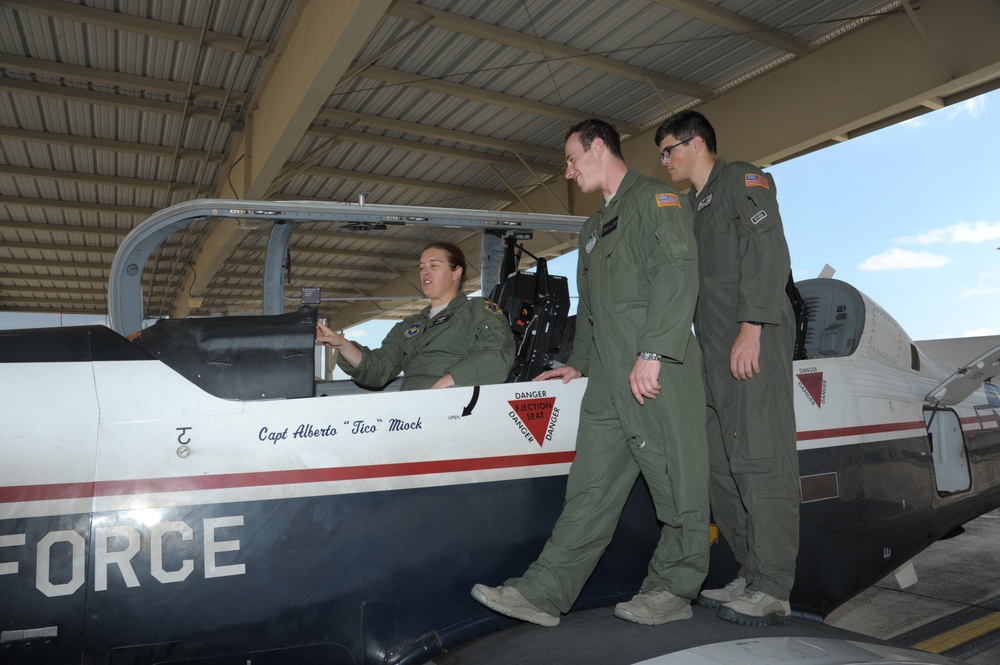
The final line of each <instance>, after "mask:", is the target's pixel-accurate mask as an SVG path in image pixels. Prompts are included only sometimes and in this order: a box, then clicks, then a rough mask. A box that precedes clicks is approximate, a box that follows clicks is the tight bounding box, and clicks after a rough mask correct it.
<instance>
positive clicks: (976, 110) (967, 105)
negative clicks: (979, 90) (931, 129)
mask: <svg viewBox="0 0 1000 665" xmlns="http://www.w3.org/2000/svg"><path fill="white" fill-rule="evenodd" d="M985 110H986V97H984V96H982V95H980V96H979V97H973V98H972V99H969V100H966V101H964V102H962V103H961V104H958V105H957V106H953V107H951V110H950V111H949V112H948V117H949V118H954V117H956V116H959V115H962V114H963V113H965V114H968V115H969V117H970V118H978V117H979V116H981V115H982V114H983V112H984V111H985Z"/></svg>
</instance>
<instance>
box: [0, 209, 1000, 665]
mask: <svg viewBox="0 0 1000 665" xmlns="http://www.w3.org/2000/svg"><path fill="white" fill-rule="evenodd" d="M248 219H250V220H266V221H268V222H269V223H272V224H273V225H274V226H273V230H272V232H271V245H270V246H269V248H268V251H267V260H266V265H265V270H264V280H263V281H264V285H263V302H264V314H263V315H260V316H240V317H218V318H202V319H177V320H163V321H159V322H157V323H156V324H154V325H152V326H149V327H147V328H145V330H143V332H142V333H141V335H140V337H139V338H138V339H137V340H135V341H132V340H130V339H129V338H128V336H129V335H130V334H132V333H135V332H136V331H140V330H142V329H143V324H144V316H143V311H142V302H143V299H142V282H141V280H142V276H143V271H144V269H145V264H146V261H147V259H148V258H149V257H150V255H151V254H152V252H153V251H154V249H155V247H156V246H157V244H158V243H160V242H161V241H162V240H163V239H164V238H165V237H167V236H168V235H169V234H170V233H173V232H174V231H177V230H178V229H183V228H185V227H186V226H187V225H188V224H191V223H194V222H199V223H201V222H205V221H213V222H216V223H237V221H238V220H248ZM581 221H582V220H581V219H580V218H572V217H560V216H540V215H530V214H518V213H506V212H476V211H463V210H453V209H428V208H405V207H397V206H374V205H357V204H334V203H307V202H294V203H280V202H247V201H240V202H235V201H223V200H207V201H193V202H188V203H185V204H180V205H178V206H174V207H172V208H168V209H166V210H164V211H161V212H160V213H157V214H156V215H153V216H152V217H150V218H149V219H147V220H146V221H145V222H143V223H142V224H140V225H139V226H138V227H136V229H135V230H133V231H132V232H131V233H130V234H129V235H128V236H127V237H126V239H125V240H124V241H123V242H122V245H121V247H120V248H119V251H118V253H117V255H116V257H115V260H114V263H113V265H112V271H111V283H110V285H109V313H110V327H105V326H82V327H70V328H49V329H34V330H9V331H0V598H2V605H0V662H4V663H86V664H91V663H95V664H96V663H102V664H103V663H108V664H115V665H118V664H125V663H150V664H151V663H191V664H194V663H198V664H203V665H208V664H211V665H218V664H220V663H226V664H229V663H234V664H235V663H239V664H240V665H244V664H246V663H252V664H253V665H261V664H262V663H293V662H294V663H306V664H311V663H338V664H339V663H422V662H428V661H429V660H431V659H435V660H436V661H437V660H440V659H442V658H454V659H456V660H451V661H448V662H473V661H470V660H466V661H462V660H461V656H460V653H461V651H462V649H461V648H459V647H461V645H463V644H465V643H469V642H472V643H473V644H475V645H488V644H489V642H488V640H489V639H493V638H486V639H476V638H483V637H485V636H488V635H490V634H491V633H497V631H500V632H499V633H497V635H504V634H507V635H513V634H520V633H516V632H514V631H524V630H537V631H543V630H552V631H573V630H574V628H573V626H574V625H575V626H577V629H576V630H577V632H576V633H573V632H570V633H565V634H567V635H573V636H574V637H573V638H571V639H572V641H574V642H575V645H576V647H577V650H578V651H579V652H586V651H589V652H590V654H591V656H592V657H598V656H599V657H600V660H593V659H592V660H590V661H587V660H586V659H585V658H584V657H582V656H581V657H580V659H579V660H574V662H606V663H611V662H638V661H639V660H643V659H652V658H654V657H655V660H650V662H657V663H671V662H673V663H698V662H745V663H753V662H773V660H774V659H775V658H778V659H779V660H782V661H783V662H809V663H813V662H829V663H834V662H836V663H848V662H850V663H855V662H856V663H874V662H889V659H890V657H892V658H897V660H892V661H891V662H900V659H903V658H909V660H905V662H913V663H918V662H923V663H943V662H948V661H946V660H944V659H940V658H938V657H936V656H932V655H930V654H922V653H919V652H913V651H909V650H902V649H899V648H897V647H893V646H891V645H884V644H874V642H875V641H874V640H870V639H866V638H862V637H860V636H845V635H844V634H841V633H837V634H830V633H815V632H813V628H812V627H813V626H819V627H821V628H822V627H823V626H822V624H820V623H817V622H810V621H795V622H794V623H793V628H792V629H787V630H786V629H774V631H772V632H769V633H766V634H760V633H754V634H752V635H749V634H747V633H746V632H745V629H743V628H742V627H734V626H732V625H730V624H727V623H726V622H722V621H718V620H715V619H714V618H710V619H709V621H711V622H712V623H711V627H710V628H709V629H704V628H703V629H702V632H698V631H696V630H694V629H693V628H692V629H686V630H684V631H672V633H671V632H670V631H664V630H662V627H661V629H659V630H656V629H655V627H654V628H650V627H641V626H635V625H633V624H626V622H620V621H617V622H615V621H614V620H611V623H612V624H613V625H612V627H609V628H603V629H601V630H592V629H587V630H580V627H581V626H588V627H590V628H593V627H594V625H596V624H588V623H587V622H586V620H589V619H590V618H593V617H594V616H595V615H594V614H593V613H597V616H598V617H599V618H600V617H603V618H604V619H607V618H608V617H610V610H609V609H608V607H609V606H610V605H613V603H615V602H617V601H618V600H621V599H624V598H628V597H630V596H631V595H632V594H633V593H634V592H635V590H636V588H637V587H638V584H639V583H640V581H641V579H642V577H643V576H644V574H645V566H646V562H647V561H648V558H649V555H650V552H651V551H652V549H653V547H654V545H655V542H656V539H657V536H658V534H659V530H658V528H657V525H656V523H655V516H654V514H653V511H652V506H651V502H650V501H649V499H648V496H647V493H646V490H645V487H644V486H643V485H642V483H641V481H640V483H639V484H637V486H636V488H635V490H634V491H633V494H632V497H631V498H630V500H629V503H628V506H627V507H626V510H625V514H624V515H623V517H622V521H621V524H620V527H619V529H618V531H617V533H616V535H615V538H614V540H613V542H612V544H611V546H610V547H609V549H608V551H607V553H606V554H605V556H604V558H603V559H602V561H601V563H600V565H599V566H598V568H597V570H596V571H595V573H594V575H593V576H592V578H591V580H590V582H589V583H588V585H587V587H586V588H585V590H584V592H583V594H582V595H581V597H580V599H579V601H578V603H577V605H576V607H575V608H574V610H575V611H574V613H573V614H571V615H570V617H568V618H567V619H570V618H571V617H577V618H579V620H577V621H575V622H574V621H572V620H566V621H564V622H563V624H564V625H562V626H560V627H559V628H556V629H540V628H536V627H533V626H518V627H515V628H511V626H512V622H511V621H510V620H508V619H505V618H503V617H500V616H499V615H496V614H494V613H492V612H490V611H488V610H486V609H485V608H483V607H481V606H480V605H479V604H478V603H476V602H475V601H474V600H472V598H471V597H470V596H469V589H470V588H471V586H472V585H473V584H474V583H476V582H492V583H500V582H502V581H503V580H504V579H506V578H507V577H509V576H511V575H514V574H517V573H519V572H521V571H523V569H524V568H525V566H526V565H527V564H528V563H530V562H531V561H532V560H533V559H534V558H535V556H536V555H537V553H538V552H539V550H540V548H541V546H542V545H543V543H544V541H545V539H546V538H547V537H548V535H549V533H550V530H551V527H552V525H553V524H554V522H555V519H556V517H557V516H558V513H559V511H560V509H561V505H562V494H563V491H564V487H565V477H566V473H567V471H568V469H569V466H570V464H571V462H572V460H573V456H574V440H575V433H576V423H577V421H578V417H579V404H580V399H581V396H582V394H583V391H584V389H585V387H586V379H580V380H576V381H571V382H570V383H568V384H563V383H561V382H559V381H549V382H538V383H529V382H525V381H523V380H519V381H513V382H509V383H505V384H501V385H490V386H481V387H461V388H451V389H447V390H433V391H432V390H428V391H410V392H405V393H403V392H398V391H394V390H392V387H391V386H390V387H389V388H388V389H386V390H383V391H379V392H372V391H367V390H360V389H358V388H356V387H355V386H354V385H353V384H352V383H351V382H349V381H316V380H315V378H314V370H315V353H314V328H315V323H316V318H317V315H318V314H317V310H316V308H315V307H311V306H303V307H301V308H299V309H298V310H297V311H292V312H286V311H285V303H284V300H283V291H282V288H281V277H280V276H281V274H282V271H284V270H287V269H288V266H287V265H286V261H287V259H286V257H287V248H288V244H289V239H290V238H291V236H292V233H293V231H294V229H295V226H296V225H297V224H299V223H302V222H314V223H316V222H322V223H329V224H332V225H337V224H343V223H371V224H387V223H392V224H443V225H448V226H465V227H467V228H470V229H484V230H485V231H486V236H488V237H487V239H486V240H485V241H484V245H487V246H489V245H490V242H493V241H489V238H494V240H495V241H496V243H495V247H496V248H499V247H501V246H502V244H503V236H505V235H510V234H514V233H521V234H523V233H524V232H526V231H529V230H531V229H536V230H537V229H545V230H561V231H571V232H575V231H577V230H578V229H579V226H580V223H581ZM492 252H493V250H489V251H484V254H487V255H488V254H491V253H492ZM501 252H502V250H501ZM495 258H496V256H493V257H492V259H495ZM484 274H485V273H484ZM540 281H542V279H541V277H539V278H538V279H537V281H536V283H535V284H534V289H533V291H534V295H535V296H536V297H537V298H541V299H543V300H545V299H546V298H550V296H551V295H552V293H555V292H556V291H558V289H547V288H540V287H539V286H538V283H537V282H540ZM798 288H799V291H800V293H801V295H802V298H803V300H804V302H805V308H804V309H805V312H804V314H803V320H802V325H803V336H802V344H801V349H800V356H801V359H799V360H796V362H795V364H794V371H795V387H796V395H795V400H796V403H795V408H796V417H797V423H798V447H799V457H800V470H801V496H802V504H801V523H802V529H801V547H800V554H799V559H798V573H797V583H796V586H795V589H794V591H793V595H792V604H793V608H794V610H795V611H796V614H797V615H798V616H800V617H804V618H812V619H817V620H818V619H820V618H822V617H823V616H825V615H826V614H827V613H829V612H830V611H831V610H833V609H834V608H836V607H837V606H838V605H840V604H841V603H843V602H844V601H846V600H847V599H849V598H851V597H852V596H853V595H855V594H856V593H858V592H859V591H860V590H862V589H864V588H865V587H867V586H869V585H871V584H873V583H874V582H875V581H877V580H879V579H880V578H881V577H883V576H884V575H886V574H887V573H890V572H892V571H893V570H896V569H898V568H900V567H901V566H904V565H905V564H906V563H907V562H908V561H909V560H910V559H911V558H912V557H913V556H914V555H915V554H917V553H919V552H920V551H921V550H922V549H924V548H925V547H927V546H928V545H930V544H931V543H933V542H935V541H936V540H938V539H939V538H941V537H943V536H945V535H947V534H948V533H949V532H951V531H952V530H953V529H955V528H956V527H959V526H960V525H961V524H963V523H965V522H967V521H968V520H971V519H973V518H975V517H977V516H978V515H981V514H983V513H985V512H987V511H989V510H992V509H994V508H997V507H998V506H1000V483H998V481H1000V392H998V391H997V388H996V386H995V385H993V384H991V383H989V380H990V379H992V378H993V377H994V376H996V374H997V372H998V359H1000V347H994V348H991V349H989V350H984V351H983V352H981V353H978V354H977V357H973V358H970V359H969V361H968V362H967V363H964V364H962V365H961V366H958V367H955V366H952V367H948V368H942V367H940V366H938V365H937V364H935V363H934V362H932V361H931V359H930V358H929V357H927V355H925V354H924V353H923V352H922V351H921V350H920V348H918V347H917V346H916V345H915V344H914V343H913V342H912V341H911V340H910V339H909V337H908V336H907V335H906V333H905V332H904V331H903V330H902V329H901V328H900V326H899V325H897V324H896V322H895V321H894V320H893V319H892V318H891V317H890V316H889V314H888V313H886V312H885V311H884V310H882V308H880V307H879V306H878V305H877V304H875V303H874V302H873V301H871V300H870V299H869V298H867V297H866V296H865V295H864V294H862V293H861V292H860V291H858V290H857V289H856V288H854V287H853V286H850V285H848V284H846V283H844V282H841V281H838V280H834V279H814V280H806V281H804V282H800V283H799V284H798ZM550 291H551V293H550ZM530 300H531V298H527V299H525V301H524V302H525V305H526V306H527V308H526V309H525V310H524V312H522V314H523V313H525V312H526V313H527V316H528V317H529V318H531V317H535V314H533V313H532V312H540V311H542V310H544V309H546V307H547V306H541V307H539V306H538V303H537V302H529V301H530ZM515 302H516V300H515ZM542 305H545V303H542ZM557 318H558V317H557ZM533 322H534V318H532V319H531V321H529V323H528V325H524V326H522V328H521V330H520V334H521V337H520V338H519V341H520V343H521V347H522V349H529V348H530V347H532V344H529V343H528V342H529V341H532V340H531V339H530V338H531V337H532V335H535V334H536V333H539V332H540V331H541V330H542V327H539V326H536V325H534V323H533ZM558 327H559V325H552V326H548V325H547V326H546V327H545V329H546V330H548V329H550V328H551V329H552V330H554V331H555V332H558ZM156 331H158V332H156ZM556 336H558V335H556ZM555 346H557V345H552V344H551V343H550V342H545V343H543V344H540V345H539V344H534V347H535V348H534V349H533V350H530V353H529V355H530V356H531V357H530V358H528V361H529V364H530V362H534V363H536V364H537V363H538V362H541V363H542V364H547V363H549V362H551V361H552V357H553V350H554V348H555ZM523 355H524V354H523V353H522V356H523ZM515 378H521V379H523V378H529V377H528V372H527V371H525V372H522V376H520V377H515ZM712 549H713V560H712V569H711V573H710V577H709V580H708V583H709V584H719V583H725V582H726V581H728V580H729V579H731V578H732V576H733V573H734V568H733V563H732V558H731V556H730V555H729V554H728V550H727V548H726V546H725V544H724V542H720V543H719V544H718V545H717V546H714V547H713V548H712ZM699 612H700V610H699V611H698V612H696V619H698V618H699ZM693 625H694V624H693V623H692V626H693ZM503 628H509V629H510V630H500V629H503ZM613 630H619V631H620V630H627V631H632V630H638V631H645V632H644V633H643V635H645V636H646V637H647V638H648V637H649V635H652V634H654V632H652V631H655V634H657V635H660V636H663V635H666V634H678V633H683V635H682V636H681V637H682V639H681V641H680V642H676V643H673V644H672V645H660V644H658V645H656V646H655V647H652V646H650V644H649V641H648V639H647V640H646V641H643V640H642V639H631V637H630V638H629V639H628V640H626V641H627V642H628V643H629V644H631V645H633V646H636V647H637V648H638V646H643V645H644V646H643V648H646V649H650V648H652V649H654V651H652V652H651V651H648V650H647V651H641V650H640V651H629V650H627V649H625V648H623V647H621V645H620V644H616V648H615V649H613V650H612V651H613V652H614V653H608V651H609V650H608V649H604V650H601V649H595V648H592V646H591V647H587V646H586V645H587V644H588V643H587V642H586V641H585V640H586V639H590V640H591V642H592V643H593V642H595V641H596V642H598V643H603V644H607V639H606V638H607V636H608V635H609V634H610V632H609V631H613ZM741 630H742V631H743V632H740V631H741ZM548 634H549V635H561V634H564V633H558V632H555V633H548ZM586 635H589V636H590V637H589V638H585V636H586ZM542 648H543V649H549V650H551V649H553V648H556V649H561V650H565V649H566V648H567V646H566V644H563V646H561V647H558V646H557V647H553V646H551V645H547V646H544V647H542ZM670 652H674V656H673V658H674V659H673V660H671V658H672V656H671V655H670ZM677 652H680V653H681V654H683V655H681V656H678V655H677ZM820 652H822V653H824V654H826V655H827V659H826V660H820V661H816V660H810V658H814V657H815V656H816V654H819V653H820ZM502 653H503V652H502ZM551 653H552V652H551V651H549V655H551ZM712 654H715V655H712ZM734 654H739V658H742V660H740V659H739V658H736V656H734ZM887 654H888V655H887ZM507 655H508V656H509V653H508V654H507ZM480 656H481V654H480ZM480 656H475V657H473V656H470V658H473V659H474V660H479V662H487V661H486V659H485V658H480ZM723 657H725V658H730V660H719V658H723ZM616 658H617V660H616ZM699 659H701V660H699ZM713 659H714V660H713ZM754 659H756V660H754ZM880 659H881V660H880ZM515 661H516V659H515V660H511V659H510V658H509V657H507V658H506V660H504V659H500V660H499V661H497V662H515ZM440 662H445V661H444V660H441V661H440ZM522 662H532V661H531V660H530V658H527V657H525V659H524V660H523V661H522ZM533 662H547V661H544V660H541V661H539V660H536V661H533Z"/></svg>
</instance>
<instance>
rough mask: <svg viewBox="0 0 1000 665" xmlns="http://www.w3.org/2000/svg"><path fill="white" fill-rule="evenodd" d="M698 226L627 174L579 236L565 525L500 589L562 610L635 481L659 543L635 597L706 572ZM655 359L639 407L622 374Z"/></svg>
mask: <svg viewBox="0 0 1000 665" xmlns="http://www.w3.org/2000/svg"><path fill="white" fill-rule="evenodd" d="M692 222H693V215H692V212H691V210H690V209H689V208H688V206H687V204H686V202H685V201H684V200H683V197H681V196H680V195H679V194H678V193H677V191H676V190H675V189H674V188H673V187H671V186H669V185H667V184H665V183H663V182H661V181H659V180H656V179H654V178H649V177H646V176H642V175H641V174H640V173H639V172H638V171H636V170H634V169H630V170H629V171H628V173H627V175H626V176H625V179H624V180H623V181H622V183H621V186H620V187H619V188H618V191H617V192H616V193H615V195H614V197H613V198H612V199H611V201H610V203H607V204H602V206H601V208H600V210H598V212H596V213H595V214H594V215H592V216H591V217H590V218H589V219H588V220H587V221H586V222H585V223H584V226H583V230H582V231H581V233H580V255H579V258H578V265H577V279H578V287H579V291H580V302H579V307H578V310H577V324H576V325H577V329H576V338H575V341H574V346H573V353H572V355H571V357H570V358H569V360H568V361H567V363H566V364H567V365H569V366H571V367H574V368H576V369H578V370H580V371H581V372H583V373H584V374H585V375H586V376H588V377H589V380H588V383H587V389H586V392H585V393H584V397H583V403H582V405H581V413H580V427H579V431H578V433H577V441H576V458H575V459H574V460H573V464H572V466H571V467H570V472H569V479H568V481H567V487H566V501H565V504H564V507H563V512H562V515H561V516H560V517H559V520H558V522H557V523H556V525H555V527H554V529H553V531H552V536H551V538H549V541H548V542H547V543H546V545H545V548H544V549H543V551H542V553H541V555H540V556H539V558H538V560H537V561H535V562H534V563H533V564H532V565H531V566H530V568H529V569H528V570H527V571H526V572H525V573H524V575H523V577H520V578H515V579H512V580H508V581H507V582H506V584H508V585H510V586H513V587H515V588H516V589H517V590H518V591H520V592H521V594H522V595H524V597H525V598H527V599H528V600H529V601H530V602H531V603H532V604H534V605H535V606H536V607H538V608H539V609H541V610H542V611H544V612H548V613H549V614H553V615H556V616H558V615H559V614H560V613H562V612H568V611H569V609H570V607H571V606H572V605H573V603H574V601H575V600H576V598H577V596H579V594H580V591H581V590H582V589H583V585H584V584H585V583H586V581H587V579H588V578H589V577H590V575H591V573H592V572H593V570H594V568H595V566H596V565H597V562H598V560H599V559H600V557H601V554H602V553H603V552H604V550H605V548H606V547H607V545H608V543H609V542H610V541H611V537H612V535H613V534H614V531H615V527H616V525H617V523H618V518H619V517H620V516H621V512H622V509H623V507H624V505H625V501H626V499H627V498H628V495H629V493H630V491H631V489H632V486H633V485H634V484H635V480H636V478H637V477H638V475H639V473H640V472H641V473H642V475H643V477H644V478H645V479H646V483H647V484H648V485H649V488H650V491H651V494H652V497H653V501H654V504H655V506H656V516H657V518H658V519H659V520H660V521H661V522H663V524H664V526H663V529H662V533H661V537H660V542H659V544H658V546H657V548H656V552H655V553H654V555H653V559H652V561H651V562H650V564H649V572H648V575H647V577H646V579H645V581H644V582H643V585H642V590H643V591H647V590H652V591H664V590H665V591H670V592H671V593H673V594H675V595H677V596H683V597H686V598H695V597H696V596H697V595H698V591H699V589H700V587H701V583H702V581H703V579H704V577H705V574H706V572H707V570H708V548H709V532H708V526H709V507H708V448H707V443H706V441H705V420H704V419H705V396H704V392H703V384H702V378H701V352H700V350H699V348H698V342H697V340H696V339H695V338H694V336H693V334H692V332H691V322H692V316H693V315H694V308H695V303H696V301H697V298H698V284H697V275H698V264H697V254H696V252H695V244H694V237H693V234H692ZM639 352H652V353H658V354H661V355H662V356H663V360H662V362H661V368H660V376H659V382H660V386H661V392H660V394H659V395H658V396H657V397H656V398H655V399H648V398H647V399H646V400H645V405H644V406H640V405H639V403H638V402H637V401H636V400H635V397H633V396H632V392H631V388H630V385H629V373H630V372H631V371H632V368H633V366H634V365H635V363H636V355H637V354H638V353H639Z"/></svg>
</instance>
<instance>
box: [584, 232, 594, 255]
mask: <svg viewBox="0 0 1000 665" xmlns="http://www.w3.org/2000/svg"><path fill="white" fill-rule="evenodd" d="M596 244H597V231H594V232H593V233H591V234H590V235H589V236H587V246H586V247H584V249H585V250H586V251H587V253H588V254H590V253H591V252H592V251H594V245H596Z"/></svg>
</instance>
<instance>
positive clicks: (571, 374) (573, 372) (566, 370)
mask: <svg viewBox="0 0 1000 665" xmlns="http://www.w3.org/2000/svg"><path fill="white" fill-rule="evenodd" d="M581 376H583V372H581V371H580V370H578V369H577V368H575V367H570V366H569V365H563V366H562V367H556V368H555V369H547V370H545V371H544V372H542V373H541V374H539V375H538V376H536V377H535V378H533V379H532V381H547V380H549V379H562V382H563V383H569V382H570V381H572V380H573V379H579V378H580V377H581Z"/></svg>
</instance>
